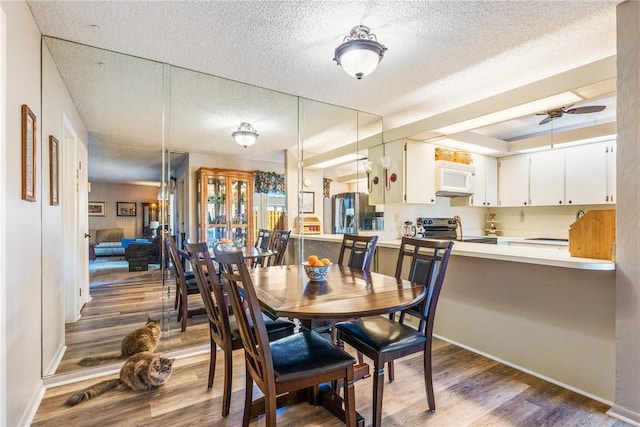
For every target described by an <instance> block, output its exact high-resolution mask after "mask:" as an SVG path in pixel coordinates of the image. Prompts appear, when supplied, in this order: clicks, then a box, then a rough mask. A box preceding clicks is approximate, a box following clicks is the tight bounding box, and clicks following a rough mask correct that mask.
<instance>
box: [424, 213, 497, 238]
mask: <svg viewBox="0 0 640 427" xmlns="http://www.w3.org/2000/svg"><path fill="white" fill-rule="evenodd" d="M457 229H458V221H457V220H456V219H455V218H417V219H416V237H417V238H423V239H438V240H456V241H459V242H472V243H491V244H496V243H498V239H496V238H495V237H484V236H479V237H478V236H472V237H463V236H462V233H461V232H458V230H457Z"/></svg>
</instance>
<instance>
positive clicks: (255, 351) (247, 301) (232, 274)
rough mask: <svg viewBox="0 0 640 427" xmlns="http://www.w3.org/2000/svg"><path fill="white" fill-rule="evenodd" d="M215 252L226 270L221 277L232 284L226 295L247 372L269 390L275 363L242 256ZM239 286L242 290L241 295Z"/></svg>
mask: <svg viewBox="0 0 640 427" xmlns="http://www.w3.org/2000/svg"><path fill="white" fill-rule="evenodd" d="M214 251H215V257H216V260H217V261H218V263H220V265H221V266H222V267H223V269H222V276H223V277H224V278H226V279H227V280H228V281H229V283H230V286H229V289H228V290H227V292H228V294H229V295H230V299H231V304H232V306H233V312H234V313H235V316H236V321H237V323H238V330H239V332H240V338H241V339H242V343H243V346H244V352H245V360H246V365H247V366H246V369H247V370H248V371H249V372H248V374H250V375H251V377H252V378H253V379H254V381H255V382H256V384H258V386H259V387H260V389H262V390H266V388H265V387H266V386H267V381H268V379H269V378H273V377H274V372H273V361H272V359H271V352H270V351H265V350H267V349H268V348H269V338H268V336H267V329H266V326H265V324H264V320H263V318H262V310H261V309H260V304H259V302H258V301H259V300H258V296H257V294H256V291H255V289H254V287H253V282H252V281H251V278H250V277H249V270H248V269H247V265H246V264H245V262H244V258H243V257H242V253H240V252H222V251H217V250H215V249H214ZM238 284H240V285H241V287H242V295H241V294H240V289H239V288H238ZM245 307H246V309H245ZM252 325H253V327H252Z"/></svg>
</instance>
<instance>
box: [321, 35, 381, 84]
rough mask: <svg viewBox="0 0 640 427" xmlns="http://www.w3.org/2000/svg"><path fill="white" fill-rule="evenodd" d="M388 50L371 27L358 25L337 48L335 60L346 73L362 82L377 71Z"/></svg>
mask: <svg viewBox="0 0 640 427" xmlns="http://www.w3.org/2000/svg"><path fill="white" fill-rule="evenodd" d="M386 50H387V48H386V47H385V46H384V45H382V44H381V43H379V42H378V40H377V39H376V36H375V34H371V32H370V29H369V27H366V26H364V25H357V26H355V27H353V28H352V29H351V33H350V34H349V35H348V36H347V37H345V39H344V42H343V43H342V44H341V45H340V46H338V47H337V48H336V51H335V57H334V58H333V59H334V61H336V62H337V63H338V65H340V66H342V69H343V70H344V71H345V72H347V73H348V74H349V75H352V76H354V77H355V78H357V79H358V80H360V79H361V78H363V77H364V76H366V75H368V74H371V73H372V72H373V70H375V69H376V67H377V66H378V63H379V62H380V61H381V60H382V57H383V56H384V52H385V51H386Z"/></svg>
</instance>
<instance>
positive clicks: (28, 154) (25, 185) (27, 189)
mask: <svg viewBox="0 0 640 427" xmlns="http://www.w3.org/2000/svg"><path fill="white" fill-rule="evenodd" d="M22 200H26V201H28V202H35V201H36V115H35V114H33V111H31V109H30V108H29V106H28V105H24V104H23V105H22Z"/></svg>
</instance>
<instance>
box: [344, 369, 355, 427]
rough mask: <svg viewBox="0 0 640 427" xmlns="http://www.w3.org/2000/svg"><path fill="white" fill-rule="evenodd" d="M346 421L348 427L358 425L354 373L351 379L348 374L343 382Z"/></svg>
mask: <svg viewBox="0 0 640 427" xmlns="http://www.w3.org/2000/svg"><path fill="white" fill-rule="evenodd" d="M343 382H344V385H343V392H342V393H343V396H344V419H345V424H346V425H347V427H350V426H355V425H356V395H355V391H354V387H353V373H352V374H351V378H349V374H347V375H346V376H345V378H344V380H343Z"/></svg>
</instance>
